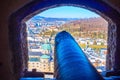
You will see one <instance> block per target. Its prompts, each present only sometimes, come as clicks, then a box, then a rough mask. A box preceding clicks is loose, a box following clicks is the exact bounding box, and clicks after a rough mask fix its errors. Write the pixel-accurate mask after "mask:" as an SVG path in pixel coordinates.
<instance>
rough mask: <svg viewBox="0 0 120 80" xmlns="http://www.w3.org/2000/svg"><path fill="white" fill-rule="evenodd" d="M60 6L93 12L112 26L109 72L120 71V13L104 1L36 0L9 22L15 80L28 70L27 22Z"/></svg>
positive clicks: (24, 7) (108, 56) (110, 31)
mask: <svg viewBox="0 0 120 80" xmlns="http://www.w3.org/2000/svg"><path fill="white" fill-rule="evenodd" d="M59 6H76V7H83V8H86V9H89V10H91V11H93V12H96V13H97V14H99V15H100V16H102V17H103V18H104V19H106V20H107V21H108V23H109V27H108V28H109V31H108V36H109V37H108V53H109V54H108V55H107V69H108V70H110V69H111V68H113V69H115V70H117V69H120V65H118V62H120V61H119V60H117V59H116V58H117V57H119V53H118V52H119V51H120V50H119V48H118V47H119V44H120V43H119V40H120V37H119V36H118V34H119V30H120V28H118V26H120V25H119V24H120V23H119V21H120V13H119V12H117V11H116V10H115V9H114V8H112V7H111V6H110V5H109V4H107V3H105V2H104V1H102V0H101V1H94V0H35V1H32V2H30V3H28V4H26V5H25V6H23V7H22V8H20V9H19V10H18V11H16V12H14V13H13V14H11V16H10V21H9V36H10V37H9V40H10V47H11V50H12V54H11V55H12V62H13V69H14V73H15V77H16V78H17V79H18V78H19V77H20V76H22V75H21V73H22V72H23V70H24V69H25V68H26V67H27V60H28V55H27V53H28V52H27V51H28V50H27V40H26V37H27V33H26V25H25V23H24V22H25V21H27V20H28V19H30V18H31V17H32V16H34V15H36V14H38V13H40V12H42V11H44V10H47V9H50V8H54V7H59Z"/></svg>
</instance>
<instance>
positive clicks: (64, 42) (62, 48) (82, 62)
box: [54, 31, 103, 80]
mask: <svg viewBox="0 0 120 80" xmlns="http://www.w3.org/2000/svg"><path fill="white" fill-rule="evenodd" d="M54 55H55V59H54V60H55V72H54V76H55V78H56V79H57V80H103V78H102V76H101V75H100V74H99V73H98V72H97V70H96V69H95V68H94V67H93V65H92V64H91V63H90V61H89V60H88V58H87V57H86V55H85V54H84V52H83V51H82V49H81V48H80V47H79V45H78V44H77V42H76V41H75V40H74V38H73V37H72V36H71V35H70V34H69V33H68V32H66V31H62V32H60V33H58V34H57V35H56V37H55V54H54Z"/></svg>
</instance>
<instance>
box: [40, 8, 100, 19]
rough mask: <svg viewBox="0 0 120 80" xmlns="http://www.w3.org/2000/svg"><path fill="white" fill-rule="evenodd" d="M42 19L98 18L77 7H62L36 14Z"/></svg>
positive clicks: (88, 11) (96, 15)
mask: <svg viewBox="0 0 120 80" xmlns="http://www.w3.org/2000/svg"><path fill="white" fill-rule="evenodd" d="M38 15H40V16H43V17H52V18H91V17H100V16H99V15H98V14H96V13H94V12H92V11H90V10H87V9H84V8H79V7H73V6H62V7H56V8H51V9H48V10H45V11H43V12H41V13H40V14H38Z"/></svg>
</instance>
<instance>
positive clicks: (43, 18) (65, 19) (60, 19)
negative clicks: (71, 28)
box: [31, 16, 79, 22]
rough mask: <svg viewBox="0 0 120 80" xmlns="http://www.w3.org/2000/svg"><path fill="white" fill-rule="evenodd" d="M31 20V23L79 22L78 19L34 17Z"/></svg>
mask: <svg viewBox="0 0 120 80" xmlns="http://www.w3.org/2000/svg"><path fill="white" fill-rule="evenodd" d="M31 20H32V21H41V20H44V21H46V22H55V21H74V20H79V18H51V17H42V16H34V17H32V18H31Z"/></svg>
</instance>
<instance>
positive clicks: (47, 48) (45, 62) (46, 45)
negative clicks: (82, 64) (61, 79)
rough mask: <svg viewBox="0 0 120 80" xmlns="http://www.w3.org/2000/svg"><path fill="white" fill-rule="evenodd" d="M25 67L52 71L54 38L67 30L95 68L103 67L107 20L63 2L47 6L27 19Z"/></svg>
mask: <svg viewBox="0 0 120 80" xmlns="http://www.w3.org/2000/svg"><path fill="white" fill-rule="evenodd" d="M26 24H27V34H28V36H27V40H28V56H29V60H28V71H32V70H33V69H36V71H38V72H50V73H54V38H55V36H56V34H57V33H58V32H60V31H63V30H65V31H67V32H69V33H70V34H71V35H72V36H73V37H74V38H75V40H76V41H77V43H78V44H79V45H80V47H81V48H82V50H83V52H84V53H85V54H86V56H87V57H88V59H89V60H90V61H91V63H92V64H93V65H94V66H95V67H96V69H97V70H98V71H99V72H101V71H104V70H105V65H106V54H107V37H108V36H107V32H108V23H107V21H105V20H104V19H103V18H102V17H100V16H99V15H97V14H95V13H94V12H91V11H89V10H86V9H83V8H78V7H72V6H62V7H57V8H52V9H49V10H46V11H44V12H42V13H40V14H37V15H35V16H33V17H32V18H31V19H29V20H28V21H27V22H26Z"/></svg>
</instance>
